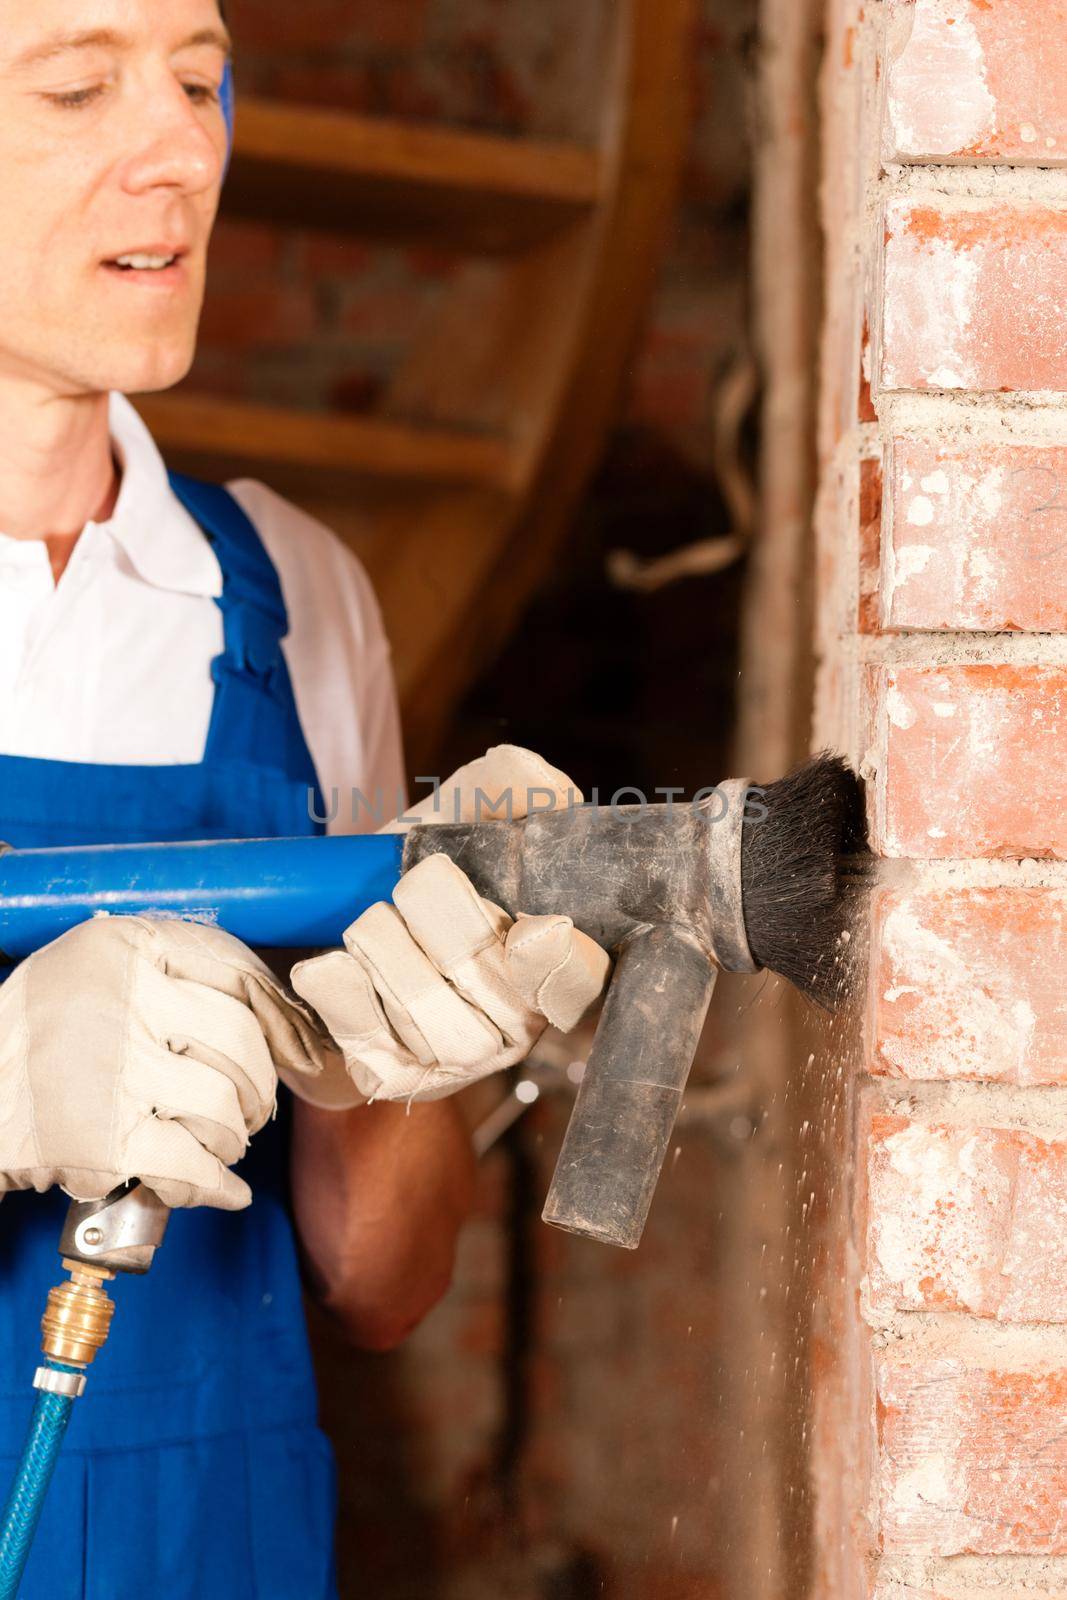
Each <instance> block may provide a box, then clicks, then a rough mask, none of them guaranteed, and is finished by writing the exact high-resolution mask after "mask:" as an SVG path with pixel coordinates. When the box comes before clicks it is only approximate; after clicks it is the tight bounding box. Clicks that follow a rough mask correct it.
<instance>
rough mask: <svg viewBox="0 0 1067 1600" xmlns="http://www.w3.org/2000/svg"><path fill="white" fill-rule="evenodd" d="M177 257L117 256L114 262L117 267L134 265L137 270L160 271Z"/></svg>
mask: <svg viewBox="0 0 1067 1600" xmlns="http://www.w3.org/2000/svg"><path fill="white" fill-rule="evenodd" d="M177 259H178V258H177V256H145V255H133V256H118V257H117V258H116V263H115V264H116V266H119V267H134V268H135V269H136V270H137V271H138V272H160V271H162V269H163V268H164V267H169V266H171V264H172V263H173V262H175V261H176V260H177Z"/></svg>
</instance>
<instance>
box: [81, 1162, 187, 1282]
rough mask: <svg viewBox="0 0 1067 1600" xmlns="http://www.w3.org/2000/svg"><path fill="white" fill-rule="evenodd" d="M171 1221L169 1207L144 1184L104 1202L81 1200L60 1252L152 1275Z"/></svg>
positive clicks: (117, 1192) (115, 1192) (99, 1264)
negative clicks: (154, 1260) (155, 1259)
mask: <svg viewBox="0 0 1067 1600" xmlns="http://www.w3.org/2000/svg"><path fill="white" fill-rule="evenodd" d="M169 1219H170V1210H169V1208H168V1207H167V1206H165V1205H164V1204H163V1202H162V1200H161V1199H160V1198H159V1196H158V1195H156V1194H153V1192H152V1190H151V1189H147V1188H145V1186H144V1184H143V1183H133V1184H128V1185H124V1186H123V1187H122V1188H121V1189H113V1190H112V1191H111V1193H110V1194H109V1195H106V1196H105V1197H104V1199H103V1200H75V1201H73V1202H72V1204H71V1205H70V1207H69V1208H68V1210H67V1220H66V1223H65V1224H64V1227H63V1233H62V1236H61V1238H60V1241H59V1253H60V1255H61V1256H68V1257H69V1258H70V1259H71V1260H73V1261H83V1262H85V1263H86V1265H88V1266H93V1267H109V1268H110V1269H111V1270H112V1271H113V1272H138V1273H140V1272H147V1271H148V1269H149V1267H150V1266H151V1265H152V1258H153V1256H154V1255H155V1253H156V1250H157V1249H158V1248H159V1246H160V1245H161V1244H162V1243H163V1235H164V1234H165V1233H166V1231H167V1222H168V1221H169Z"/></svg>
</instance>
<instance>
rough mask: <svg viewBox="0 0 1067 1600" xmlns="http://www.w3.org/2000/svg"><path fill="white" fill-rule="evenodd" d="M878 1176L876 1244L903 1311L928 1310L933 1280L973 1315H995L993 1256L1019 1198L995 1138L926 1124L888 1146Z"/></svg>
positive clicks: (874, 1198) (874, 1218) (878, 1257)
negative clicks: (994, 1148)
mask: <svg viewBox="0 0 1067 1600" xmlns="http://www.w3.org/2000/svg"><path fill="white" fill-rule="evenodd" d="M883 1149H884V1154H885V1156H886V1157H888V1163H887V1164H877V1163H876V1165H875V1167H874V1168H873V1169H872V1177H871V1202H872V1203H871V1216H872V1222H871V1244H872V1246H873V1251H874V1259H875V1261H876V1262H877V1265H878V1271H879V1273H880V1274H881V1275H883V1276H884V1278H885V1280H886V1282H887V1285H889V1286H890V1287H891V1292H892V1293H893V1296H894V1299H895V1300H896V1304H897V1308H898V1309H901V1310H906V1309H908V1308H909V1307H910V1308H912V1309H917V1308H919V1307H921V1306H923V1305H924V1304H925V1303H926V1302H927V1300H928V1296H929V1282H928V1280H929V1279H930V1278H931V1276H933V1278H934V1279H935V1281H936V1283H937V1285H938V1286H939V1288H940V1289H941V1290H942V1291H943V1292H946V1293H947V1294H949V1295H950V1296H951V1297H952V1299H954V1300H956V1301H958V1302H959V1304H960V1305H961V1306H965V1307H967V1308H968V1309H970V1310H973V1311H979V1312H980V1311H983V1310H985V1309H987V1301H988V1298H989V1263H988V1253H989V1244H990V1238H991V1236H992V1234H993V1233H995V1231H996V1230H997V1227H998V1224H999V1223H1000V1222H1001V1219H1002V1218H1003V1216H1004V1214H1005V1212H1006V1209H1007V1207H1008V1205H1009V1202H1010V1198H1011V1182H1010V1178H1009V1176H1008V1174H1007V1172H1006V1171H1005V1170H1004V1168H1003V1166H1002V1165H1001V1164H1000V1163H999V1162H997V1161H996V1160H994V1159H991V1152H990V1147H989V1143H988V1140H987V1139H980V1138H979V1137H978V1136H977V1135H975V1134H970V1135H968V1134H966V1133H959V1132H957V1133H952V1132H945V1131H940V1130H931V1129H929V1128H926V1127H923V1126H921V1125H914V1126H911V1127H908V1128H904V1129H902V1130H901V1131H900V1132H899V1133H894V1134H891V1135H890V1136H889V1137H888V1138H887V1139H886V1140H885V1142H884V1147H883Z"/></svg>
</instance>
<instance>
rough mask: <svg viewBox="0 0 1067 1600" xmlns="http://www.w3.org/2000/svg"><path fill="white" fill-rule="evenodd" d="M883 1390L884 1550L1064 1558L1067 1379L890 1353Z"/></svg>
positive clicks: (880, 1383) (883, 1364)
mask: <svg viewBox="0 0 1067 1600" xmlns="http://www.w3.org/2000/svg"><path fill="white" fill-rule="evenodd" d="M876 1380H877V1387H878V1402H879V1404H878V1416H879V1429H878V1432H879V1444H880V1458H881V1472H880V1480H881V1481H880V1501H881V1535H882V1543H883V1546H884V1547H885V1548H886V1549H902V1550H903V1549H915V1550H921V1551H923V1552H925V1553H928V1554H931V1555H940V1556H952V1555H968V1554H972V1555H1008V1554H1013V1553H1015V1554H1029V1555H1044V1554H1049V1555H1063V1554H1067V1517H1065V1516H1064V1507H1065V1506H1067V1369H1061V1368H1057V1369H1054V1370H1052V1371H1049V1372H1005V1371H1000V1370H989V1369H987V1368H983V1367H979V1366H977V1365H976V1364H974V1363H972V1362H968V1361H966V1360H964V1359H953V1358H951V1357H947V1356H946V1357H944V1358H941V1359H936V1358H930V1359H926V1360H917V1361H908V1360H907V1359H906V1358H905V1357H903V1356H902V1355H901V1354H900V1353H899V1352H895V1353H894V1352H891V1351H886V1352H885V1353H884V1354H883V1356H882V1357H881V1358H880V1360H879V1362H878V1370H877V1374H876Z"/></svg>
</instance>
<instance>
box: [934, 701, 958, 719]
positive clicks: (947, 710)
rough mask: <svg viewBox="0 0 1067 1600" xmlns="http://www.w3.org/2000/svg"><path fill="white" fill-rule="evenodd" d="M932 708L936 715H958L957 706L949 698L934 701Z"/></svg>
mask: <svg viewBox="0 0 1067 1600" xmlns="http://www.w3.org/2000/svg"><path fill="white" fill-rule="evenodd" d="M930 710H931V711H932V712H933V714H934V716H935V717H954V716H955V715H956V707H955V706H954V705H952V704H951V702H950V701H947V700H934V701H932V702H931V705H930Z"/></svg>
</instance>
